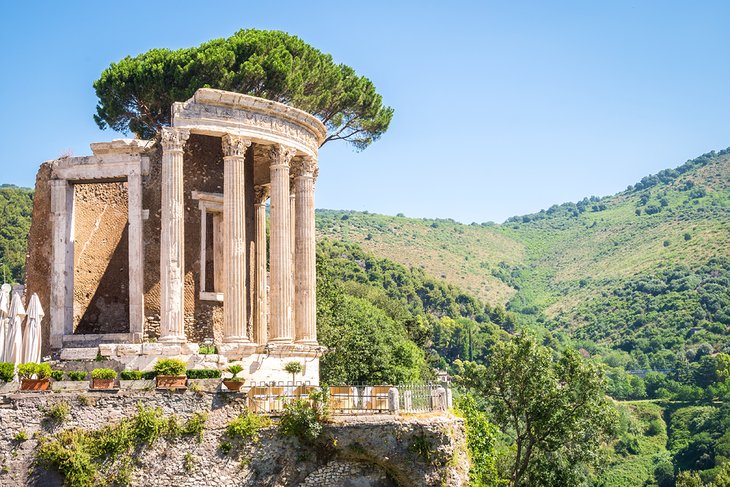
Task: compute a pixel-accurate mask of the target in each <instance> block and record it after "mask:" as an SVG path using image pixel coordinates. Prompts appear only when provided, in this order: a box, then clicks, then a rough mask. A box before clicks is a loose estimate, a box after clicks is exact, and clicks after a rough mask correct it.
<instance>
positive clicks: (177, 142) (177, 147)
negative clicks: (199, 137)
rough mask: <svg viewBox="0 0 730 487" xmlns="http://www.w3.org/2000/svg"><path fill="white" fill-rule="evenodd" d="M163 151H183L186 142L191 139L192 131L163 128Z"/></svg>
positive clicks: (161, 139) (161, 135) (161, 140)
mask: <svg viewBox="0 0 730 487" xmlns="http://www.w3.org/2000/svg"><path fill="white" fill-rule="evenodd" d="M160 137H161V138H160V142H161V143H162V149H163V150H165V151H182V150H183V147H184V146H185V142H186V141H187V140H188V137H190V130H188V129H178V128H175V127H162V133H161V134H160Z"/></svg>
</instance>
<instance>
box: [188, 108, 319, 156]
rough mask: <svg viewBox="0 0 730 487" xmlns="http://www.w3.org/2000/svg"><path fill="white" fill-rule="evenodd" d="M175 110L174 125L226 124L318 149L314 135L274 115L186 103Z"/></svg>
mask: <svg viewBox="0 0 730 487" xmlns="http://www.w3.org/2000/svg"><path fill="white" fill-rule="evenodd" d="M176 108H178V109H177V110H176V113H175V121H176V123H180V122H181V121H183V120H191V121H200V122H201V123H204V122H205V121H207V120H213V121H218V122H228V123H230V125H231V126H232V127H234V126H240V127H244V128H246V127H250V128H252V129H254V130H255V131H256V132H264V133H269V134H271V135H277V136H284V137H287V138H289V139H292V140H294V141H296V142H299V143H300V144H302V145H304V146H305V147H307V148H309V149H311V150H312V151H313V152H316V151H317V150H318V148H319V140H318V137H317V136H316V135H315V134H314V133H312V132H311V131H309V130H307V129H306V128H305V127H303V126H301V125H298V124H296V123H294V122H292V121H290V120H286V119H283V118H281V117H277V116H275V115H267V114H264V113H255V112H251V111H244V110H237V109H235V108H230V107H221V106H214V105H200V104H197V103H186V104H185V105H183V106H182V107H181V108H182V109H180V107H176Z"/></svg>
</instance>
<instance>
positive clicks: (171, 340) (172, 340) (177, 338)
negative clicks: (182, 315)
mask: <svg viewBox="0 0 730 487" xmlns="http://www.w3.org/2000/svg"><path fill="white" fill-rule="evenodd" d="M157 341H158V343H167V344H174V345H181V344H183V343H187V341H188V339H187V337H186V336H185V335H168V336H164V337H160V338H159V339H158V340H157Z"/></svg>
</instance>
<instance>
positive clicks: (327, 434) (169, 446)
mask: <svg viewBox="0 0 730 487" xmlns="http://www.w3.org/2000/svg"><path fill="white" fill-rule="evenodd" d="M3 400H4V403H3V404H2V405H1V406H0V485H3V486H15V485H19V486H20V485H39V486H40V485H42V486H56V485H59V486H60V485H62V483H63V479H62V478H61V476H60V475H59V474H58V472H55V471H53V470H52V469H51V470H48V471H46V470H44V469H42V468H39V467H36V466H34V465H33V460H34V458H35V451H36V447H37V444H38V440H37V437H39V436H44V435H49V434H52V433H54V432H56V431H59V430H61V429H65V428H74V427H78V428H82V429H86V430H93V429H97V428H100V427H101V426H104V425H107V424H110V423H114V422H117V421H120V420H121V419H123V418H125V417H131V416H133V415H134V414H135V413H136V411H137V405H138V404H140V403H141V404H143V405H145V406H146V407H153V406H154V407H161V408H162V410H163V411H164V413H165V414H166V415H170V414H176V415H177V416H178V417H179V418H180V419H181V420H183V421H184V420H186V419H187V418H188V417H189V416H190V415H192V414H193V413H194V412H206V413H207V414H208V420H207V423H206V427H205V431H204V434H203V439H202V441H201V442H200V443H198V442H197V441H195V440H194V439H190V438H183V439H179V440H174V441H167V440H158V441H157V442H156V443H155V444H154V445H152V446H151V447H146V448H143V449H142V450H141V452H140V454H139V455H138V456H136V457H135V461H136V466H135V469H134V472H133V475H132V485H144V486H146V487H147V486H149V487H152V486H165V487H169V486H173V485H174V486H203V485H216V486H282V487H283V486H299V485H304V486H313V485H327V486H334V487H337V486H342V487H344V486H361V487H388V486H404V487H416V486H465V485H467V479H468V468H469V465H468V459H467V454H466V446H465V439H464V432H463V423H462V421H461V420H460V419H458V418H454V417H452V416H448V415H428V416H380V417H373V416H361V417H338V418H336V420H335V421H333V422H332V423H329V424H327V425H326V426H325V429H324V432H323V434H322V436H321V437H320V438H321V441H320V442H318V444H317V445H316V446H308V445H303V444H301V443H300V442H299V441H298V440H296V439H295V438H292V437H285V436H282V435H281V434H280V433H278V431H277V430H276V427H270V428H266V429H264V430H262V432H261V439H260V442H259V443H257V444H254V443H251V442H248V443H244V444H242V445H241V446H240V447H238V448H234V450H232V451H231V452H230V453H228V454H224V453H223V452H222V451H221V450H220V448H219V445H220V444H221V442H222V441H225V440H226V438H225V437H224V433H225V427H226V425H227V424H228V423H229V422H230V421H231V419H233V418H235V417H236V416H237V415H239V414H240V413H241V412H243V411H244V410H245V403H244V401H243V400H242V399H239V398H233V397H231V396H228V395H225V394H210V393H204V392H191V391H187V392H158V391H124V393H122V392H119V393H115V394H106V393H100V392H94V393H85V394H79V393H68V394H63V393H60V394H59V393H52V394H51V393H46V394H43V393H24V394H22V393H19V394H14V395H9V396H4V397H3ZM61 401H65V402H67V403H68V404H69V405H70V414H69V417H68V419H66V420H65V421H64V422H63V423H62V424H54V423H52V422H50V421H49V420H48V419H47V418H46V413H45V411H46V410H47V409H48V408H49V407H51V406H52V405H54V404H57V403H59V402H61ZM20 431H23V432H25V433H26V434H27V435H28V437H29V438H30V439H28V440H26V441H18V440H16V439H15V438H16V435H17V434H18V433H19V432H20Z"/></svg>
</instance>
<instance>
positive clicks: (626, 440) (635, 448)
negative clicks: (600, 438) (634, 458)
mask: <svg viewBox="0 0 730 487" xmlns="http://www.w3.org/2000/svg"><path fill="white" fill-rule="evenodd" d="M613 449H614V450H615V451H616V453H618V454H619V455H623V456H627V455H638V454H639V453H640V452H641V448H640V446H639V440H638V439H637V438H636V437H635V436H633V435H631V436H624V437H622V438H620V439H619V440H618V441H617V442H616V444H615V445H614V446H613Z"/></svg>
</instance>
